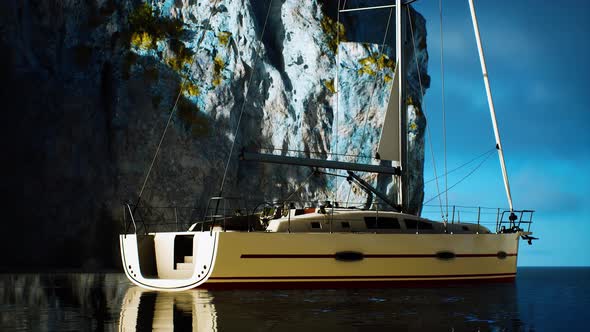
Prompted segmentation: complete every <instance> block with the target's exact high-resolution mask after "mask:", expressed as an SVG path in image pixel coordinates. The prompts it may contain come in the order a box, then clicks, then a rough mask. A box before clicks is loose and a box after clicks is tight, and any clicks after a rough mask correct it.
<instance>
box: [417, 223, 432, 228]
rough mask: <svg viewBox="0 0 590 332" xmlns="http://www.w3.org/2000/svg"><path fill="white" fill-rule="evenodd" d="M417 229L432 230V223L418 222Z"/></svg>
mask: <svg viewBox="0 0 590 332" xmlns="http://www.w3.org/2000/svg"><path fill="white" fill-rule="evenodd" d="M418 229H432V223H429V222H425V221H419V222H418Z"/></svg>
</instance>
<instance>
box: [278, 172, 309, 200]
mask: <svg viewBox="0 0 590 332" xmlns="http://www.w3.org/2000/svg"><path fill="white" fill-rule="evenodd" d="M316 172H317V171H316V170H313V171H311V174H309V176H308V177H307V178H305V180H303V182H302V183H301V184H300V185H299V187H297V189H295V191H293V192H292V193H291V194H290V195H289V196H287V198H285V200H283V203H285V202H287V201H289V198H291V197H292V196H293V195H295V194H296V193H297V192H299V191H300V190H301V189H302V188H303V185H305V183H306V182H307V181H309V179H310V178H311V177H312V176H313V175H315V174H316Z"/></svg>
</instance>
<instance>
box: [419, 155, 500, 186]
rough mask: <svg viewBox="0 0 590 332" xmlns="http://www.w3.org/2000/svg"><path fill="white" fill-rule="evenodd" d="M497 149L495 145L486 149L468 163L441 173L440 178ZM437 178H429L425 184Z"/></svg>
mask: <svg viewBox="0 0 590 332" xmlns="http://www.w3.org/2000/svg"><path fill="white" fill-rule="evenodd" d="M495 150H496V148H495V147H493V148H491V149H489V150H488V151H486V152H484V153H482V154H480V155H479V156H477V157H475V158H473V159H471V160H469V161H468V162H466V163H464V164H462V165H461V166H457V167H455V168H453V169H452V170H450V171H448V172H447V173H446V174H443V175H440V176H439V177H438V178H441V177H443V176H445V175H447V174H451V173H453V172H454V171H457V170H459V169H461V168H463V167H465V166H467V165H469V164H471V163H472V162H474V161H476V160H477V159H479V158H481V157H483V156H485V155H487V154H489V153H493V152H494V151H495ZM436 179H437V178H433V179H430V180H428V181H426V182H424V184H427V183H430V182H432V181H434V180H436Z"/></svg>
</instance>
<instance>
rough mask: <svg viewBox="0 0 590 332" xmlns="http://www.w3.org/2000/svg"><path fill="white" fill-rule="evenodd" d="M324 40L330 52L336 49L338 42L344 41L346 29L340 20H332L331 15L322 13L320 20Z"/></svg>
mask: <svg viewBox="0 0 590 332" xmlns="http://www.w3.org/2000/svg"><path fill="white" fill-rule="evenodd" d="M320 25H321V26H322V30H323V31H324V34H325V36H326V41H327V43H328V46H329V47H330V49H331V50H332V52H334V53H336V52H337V51H338V42H339V41H340V42H343V41H346V30H345V28H344V25H343V24H342V23H340V22H337V21H334V20H333V19H332V18H331V17H329V16H327V15H324V17H323V18H322V20H321V21H320Z"/></svg>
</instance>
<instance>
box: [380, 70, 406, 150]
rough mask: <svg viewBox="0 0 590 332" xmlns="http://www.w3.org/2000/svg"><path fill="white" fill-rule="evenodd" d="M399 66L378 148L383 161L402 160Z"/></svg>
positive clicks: (394, 76)
mask: <svg viewBox="0 0 590 332" xmlns="http://www.w3.org/2000/svg"><path fill="white" fill-rule="evenodd" d="M398 68H399V66H397V65H396V70H395V73H394V74H393V85H392V86H391V95H390V96H389V103H388V105H387V111H386V113H385V119H384V120H383V127H382V129H381V137H380V138H379V146H378V147H377V158H378V159H382V160H391V161H397V162H399V161H400V160H401V159H400V141H399V140H400V133H399V130H400V125H399V120H400V117H399V98H400V96H399V92H400V89H399V70H398Z"/></svg>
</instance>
